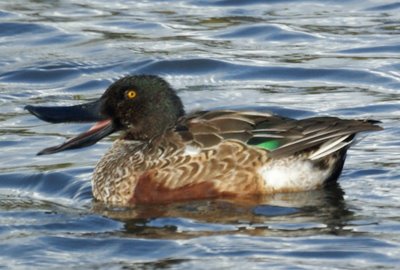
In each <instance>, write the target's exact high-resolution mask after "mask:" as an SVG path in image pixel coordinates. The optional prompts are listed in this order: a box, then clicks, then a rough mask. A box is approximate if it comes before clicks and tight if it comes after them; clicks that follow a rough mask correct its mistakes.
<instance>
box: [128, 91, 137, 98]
mask: <svg viewBox="0 0 400 270" xmlns="http://www.w3.org/2000/svg"><path fill="white" fill-rule="evenodd" d="M126 97H127V98H129V99H133V98H135V97H136V91H135V90H128V91H126Z"/></svg>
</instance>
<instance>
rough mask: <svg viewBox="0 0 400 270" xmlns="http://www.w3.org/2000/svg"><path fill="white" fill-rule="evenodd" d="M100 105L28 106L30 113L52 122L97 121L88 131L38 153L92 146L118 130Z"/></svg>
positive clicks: (92, 103) (98, 102)
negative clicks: (102, 112) (102, 111)
mask: <svg viewBox="0 0 400 270" xmlns="http://www.w3.org/2000/svg"><path fill="white" fill-rule="evenodd" d="M100 107H101V102H100V101H95V102H90V103H86V104H82V105H75V106H62V107H42V106H31V105H28V106H26V107H25V109H26V110H28V111H29V112H30V113H32V114H33V115H35V116H36V117H38V118H39V119H41V120H44V121H46V122H50V123H64V122H97V123H96V124H95V125H94V126H92V127H91V128H90V129H89V130H88V131H86V132H84V133H81V134H79V135H78V136H76V137H73V138H71V139H69V140H67V141H66V142H64V143H63V144H60V145H57V146H52V147H49V148H46V149H43V150H42V151H40V152H39V153H38V155H47V154H54V153H58V152H61V151H64V150H70V149H76V148H81V147H86V146H90V145H93V144H95V143H96V142H98V141H99V140H101V139H102V138H104V137H106V136H108V135H110V134H111V133H113V132H115V131H117V129H116V128H115V126H114V125H113V121H112V120H111V119H109V118H108V117H107V116H104V115H102V114H101V110H100Z"/></svg>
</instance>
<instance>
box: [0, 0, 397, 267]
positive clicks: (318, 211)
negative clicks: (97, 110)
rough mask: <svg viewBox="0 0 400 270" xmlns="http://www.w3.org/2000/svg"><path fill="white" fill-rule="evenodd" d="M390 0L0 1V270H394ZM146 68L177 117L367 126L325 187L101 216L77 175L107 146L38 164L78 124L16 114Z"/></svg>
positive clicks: (393, 30) (88, 170) (67, 100)
mask: <svg viewBox="0 0 400 270" xmlns="http://www.w3.org/2000/svg"><path fill="white" fill-rule="evenodd" d="M399 14H400V5H399V3H397V2H396V1H389V0H387V1H385V0H384V1H375V0H367V1H339V0H332V1H291V0H287V1H259V0H254V1H246V0H239V1H237V0H235V1H233V0H220V1H208V0H192V1H168V2H166V1H102V0H93V1H86V0H83V1H82V0H81V1H66V0H60V1H34V0H16V1H2V2H1V3H0V138H1V139H0V147H1V149H2V151H1V152H0V250H1V252H0V268H3V267H4V268H5V269H49V268H50V269H53V268H60V267H63V268H72V269H82V268H85V269H158V268H172V269H267V268H271V269H378V268H379V269H396V268H398V267H399V265H400V236H399V235H400V173H399V172H400V165H399V161H400V139H399V138H400V125H399V119H400V102H399V98H400V94H399V92H400V72H399V70H400V15H399ZM138 73H149V74H158V75H161V76H163V77H164V78H165V79H167V80H168V81H169V82H170V83H171V85H173V86H174V87H175V88H176V90H177V92H178V94H179V96H180V97H181V98H182V99H183V101H184V103H185V106H186V110H187V111H192V110H199V109H210V108H235V109H259V110H263V111H272V112H275V113H279V114H282V115H285V116H289V117H294V118H302V117H311V116H315V115H334V116H339V117H345V118H346V117H347V118H373V119H377V120H380V121H382V126H383V127H384V128H385V130H384V131H381V132H376V133H371V134H367V135H366V137H365V138H364V139H363V140H362V141H361V142H360V143H359V144H357V145H355V146H354V147H352V150H350V151H349V155H348V159H347V162H346V165H345V168H344V171H343V174H342V176H341V178H340V181H339V183H338V185H334V186H332V187H330V188H329V189H326V190H317V191H312V192H303V193H296V194H277V195H275V196H270V197H267V198H265V200H263V201H262V202H259V203H255V204H240V203H235V202H229V201H218V200H211V201H197V202H185V203H176V204H170V205H153V206H136V207H132V208H112V207H109V206H106V205H102V204H101V203H98V202H95V201H94V200H93V196H92V192H91V183H90V180H91V174H92V171H93V168H94V166H95V164H96V162H97V161H98V160H99V158H100V157H101V156H102V155H103V153H104V152H105V151H106V150H107V148H108V147H110V145H111V143H112V141H113V140H114V139H115V136H111V137H110V138H107V139H105V140H103V141H101V142H99V143H98V144H96V145H94V146H92V147H90V148H85V149H78V150H74V151H66V152H62V153H59V154H55V155H50V156H36V153H37V152H38V151H40V150H42V149H43V148H45V147H48V146H53V145H57V144H59V143H61V142H63V141H64V140H65V139H66V138H69V137H71V136H73V135H74V134H77V133H79V132H82V131H84V130H86V129H88V127H89V125H88V124H53V125H52V124H48V123H44V122H42V121H40V120H38V119H37V118H35V117H33V116H32V115H29V114H28V112H27V111H24V109H23V108H24V106H25V105H27V104H31V105H34V104H42V105H44V104H47V105H49V104H52V105H71V104H78V103H81V102H85V101H89V100H93V99H94V98H96V97H98V96H100V95H101V94H102V92H103V91H104V90H105V88H106V87H107V86H108V85H109V84H110V83H111V82H113V81H114V80H116V79H117V78H120V77H122V76H123V75H126V74H138Z"/></svg>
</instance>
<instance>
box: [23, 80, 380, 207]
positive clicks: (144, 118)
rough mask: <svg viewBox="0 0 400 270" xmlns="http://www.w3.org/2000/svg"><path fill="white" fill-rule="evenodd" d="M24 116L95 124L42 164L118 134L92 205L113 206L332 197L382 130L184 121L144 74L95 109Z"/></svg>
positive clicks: (230, 119)
mask: <svg viewBox="0 0 400 270" xmlns="http://www.w3.org/2000/svg"><path fill="white" fill-rule="evenodd" d="M25 109H26V110H28V111H29V112H30V113H31V114H33V115H35V116H36V117H38V118H39V119H41V120H43V121H46V122H50V123H66V122H75V123H80V122H95V124H94V125H93V126H92V127H91V128H90V129H89V130H88V131H86V132H83V133H81V134H79V135H77V136H74V137H72V138H70V139H68V140H66V141H65V142H64V143H62V144H60V145H57V146H52V147H48V148H46V149H43V150H42V151H40V152H39V153H38V155H47V154H55V153H59V152H62V151H65V150H71V149H77V148H82V147H87V146H90V145H93V144H95V143H96V142H98V141H99V140H101V139H103V138H105V137H107V136H108V135H110V134H112V133H114V132H120V136H119V137H118V139H116V140H115V141H114V142H113V144H112V146H111V148H110V149H109V150H108V151H107V152H106V153H105V154H104V156H103V157H102V158H101V159H100V161H99V162H98V163H97V165H96V166H95V169H94V171H93V177H92V191H93V196H94V198H95V200H97V201H99V202H102V203H104V204H106V205H115V206H132V205H137V204H166V203H173V202H181V201H190V200H208V199H227V200H228V199H229V200H240V199H247V198H252V197H260V196H268V195H273V194H276V193H289V192H303V191H310V190H315V189H319V188H323V187H327V186H329V184H331V183H336V182H337V179H338V178H339V176H340V174H341V172H342V170H343V166H344V162H345V159H346V153H347V150H348V149H349V147H350V146H351V145H352V144H353V143H354V142H355V141H357V140H356V137H357V136H356V135H357V134H359V133H362V132H371V131H379V130H382V129H383V128H382V127H381V126H380V125H379V123H380V122H379V121H376V120H371V119H361V120H359V119H340V118H337V117H333V116H317V117H311V118H305V119H293V118H288V117H284V116H280V115H276V114H273V113H268V112H260V111H250V110H242V111H241V110H228V109H224V110H202V111H195V112H191V113H185V110H184V106H183V104H182V101H181V99H180V98H179V96H178V95H177V93H176V91H175V90H174V89H173V88H172V87H171V86H170V84H169V83H168V82H167V81H166V80H164V79H163V78H161V77H160V76H157V75H142V74H140V75H127V76H124V77H122V78H120V79H118V80H116V81H115V82H114V83H112V84H111V85H110V86H109V87H108V88H107V89H106V91H105V92H104V93H103V95H102V96H101V97H100V98H99V99H97V100H95V101H91V102H87V103H84V104H79V105H73V106H58V107H57V106H36V105H35V106H33V105H27V106H26V107H25Z"/></svg>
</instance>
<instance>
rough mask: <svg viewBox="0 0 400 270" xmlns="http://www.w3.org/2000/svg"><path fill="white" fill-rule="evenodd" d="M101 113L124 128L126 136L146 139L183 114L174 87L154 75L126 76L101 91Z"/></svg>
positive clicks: (157, 133) (160, 131)
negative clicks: (103, 91) (102, 92)
mask: <svg viewBox="0 0 400 270" xmlns="http://www.w3.org/2000/svg"><path fill="white" fill-rule="evenodd" d="M100 100H102V103H103V104H102V106H101V113H102V114H104V115H106V116H108V117H109V118H111V119H113V121H114V124H115V125H116V126H117V127H118V128H120V129H122V130H125V131H127V133H128V135H129V137H132V138H133V139H138V140H148V139H150V138H152V137H154V136H156V135H159V134H161V133H162V132H163V131H165V129H167V128H169V127H172V126H174V125H175V123H176V121H177V119H178V118H179V117H181V116H182V115H183V114H184V110H183V105H182V102H181V100H180V99H179V97H178V96H177V95H176V93H175V91H174V90H173V89H172V88H171V87H170V85H169V84H168V83H167V82H166V81H165V80H163V79H162V78H160V77H158V76H154V75H135V76H126V77H124V78H122V79H119V80H118V81H116V82H114V83H113V84H112V85H111V86H110V87H108V89H107V90H106V91H105V93H104V94H103V96H102V97H101V98H100Z"/></svg>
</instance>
